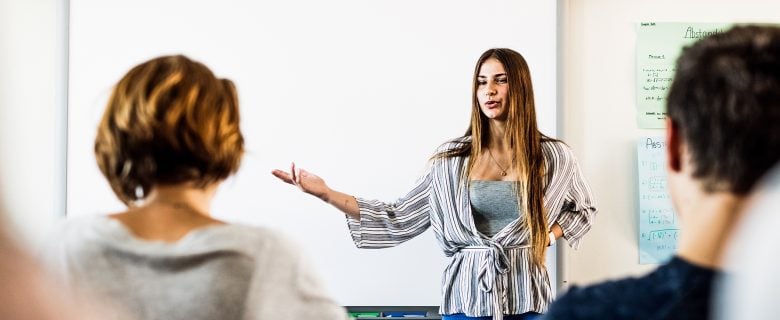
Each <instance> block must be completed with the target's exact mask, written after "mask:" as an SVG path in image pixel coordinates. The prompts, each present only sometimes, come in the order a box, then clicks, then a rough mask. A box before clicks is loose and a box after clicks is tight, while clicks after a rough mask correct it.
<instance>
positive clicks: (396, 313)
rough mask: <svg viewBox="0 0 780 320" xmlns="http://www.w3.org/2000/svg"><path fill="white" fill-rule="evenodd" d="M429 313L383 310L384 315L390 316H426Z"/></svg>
mask: <svg viewBox="0 0 780 320" xmlns="http://www.w3.org/2000/svg"><path fill="white" fill-rule="evenodd" d="M427 315H428V313H427V312H425V311H389V312H383V313H382V316H383V317H388V318H424V317H426V316H427Z"/></svg>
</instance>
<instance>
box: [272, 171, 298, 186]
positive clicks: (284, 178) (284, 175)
mask: <svg viewBox="0 0 780 320" xmlns="http://www.w3.org/2000/svg"><path fill="white" fill-rule="evenodd" d="M271 174H272V175H274V177H277V178H279V180H282V181H284V182H287V183H289V184H293V180H292V176H290V174H289V173H287V172H284V171H282V170H278V169H277V170H274V171H271Z"/></svg>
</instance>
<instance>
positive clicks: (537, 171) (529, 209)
mask: <svg viewBox="0 0 780 320" xmlns="http://www.w3.org/2000/svg"><path fill="white" fill-rule="evenodd" d="M490 58H494V59H497V60H498V61H499V62H501V64H503V66H504V69H505V71H506V74H507V80H508V83H509V92H508V96H507V105H508V106H509V114H508V115H507V126H506V131H505V136H504V139H505V141H507V142H508V143H509V147H510V148H511V150H512V151H511V152H512V167H514V168H516V170H517V173H518V176H519V178H518V180H517V181H516V182H515V191H516V192H517V204H518V208H520V209H521V212H525V213H526V214H525V219H524V220H525V224H526V225H527V226H528V230H529V232H530V244H531V247H532V251H531V252H532V258H533V262H534V263H536V264H539V265H541V264H543V263H544V255H545V252H546V250H547V243H548V238H547V233H548V226H547V218H546V212H545V208H544V190H545V160H544V155H543V154H542V140H545V141H546V140H553V139H551V138H548V137H546V136H545V135H543V134H542V133H541V132H539V129H538V127H537V124H536V108H535V106H534V90H533V86H532V85H531V72H530V70H529V69H528V64H527V63H526V62H525V59H524V58H523V56H522V55H520V53H518V52H516V51H514V50H511V49H506V48H497V49H490V50H488V51H485V52H484V53H483V54H482V56H480V57H479V60H478V61H477V64H476V67H475V68H474V79H473V80H472V81H473V87H472V95H471V96H472V99H471V100H472V101H471V123H470V125H469V128H468V130H466V134H465V135H464V137H468V136H471V138H472V139H471V142H470V143H469V142H464V143H462V144H461V145H459V146H456V147H454V148H452V149H450V150H445V151H443V152H441V153H439V154H437V155H435V156H434V158H452V157H465V156H468V157H469V161H468V165H467V166H465V167H464V169H465V171H464V172H463V174H462V175H461V177H462V178H463V179H464V181H463V182H464V183H467V182H468V180H470V179H469V177H470V176H471V171H472V169H473V168H474V164H475V163H476V162H477V161H476V160H477V159H478V157H479V155H481V154H482V151H483V150H484V149H485V148H487V147H488V142H489V141H490V130H488V127H489V126H490V124H489V119H488V118H487V117H486V116H485V115H484V114H483V113H482V111H481V110H480V107H479V101H478V100H477V86H478V83H477V80H478V79H477V78H478V76H479V69H480V67H482V64H483V63H484V62H485V61H486V60H488V59H490Z"/></svg>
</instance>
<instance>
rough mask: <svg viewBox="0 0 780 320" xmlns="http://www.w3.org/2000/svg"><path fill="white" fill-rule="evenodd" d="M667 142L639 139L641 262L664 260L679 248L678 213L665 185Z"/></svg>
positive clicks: (638, 182) (646, 138)
mask: <svg viewBox="0 0 780 320" xmlns="http://www.w3.org/2000/svg"><path fill="white" fill-rule="evenodd" d="M665 152H666V151H665V143H664V141H663V138H661V137H644V138H640V139H639V141H638V142H637V165H638V168H637V169H638V170H637V173H638V179H637V184H638V187H639V188H638V191H639V192H638V197H637V198H638V199H639V263H642V264H648V263H662V262H664V261H666V260H668V259H669V258H670V257H671V256H672V255H673V254H674V252H675V251H676V250H677V238H678V236H679V228H678V227H677V216H676V215H675V213H674V209H673V207H672V202H671V199H670V198H669V193H668V192H667V184H666V169H665V161H666V153H665Z"/></svg>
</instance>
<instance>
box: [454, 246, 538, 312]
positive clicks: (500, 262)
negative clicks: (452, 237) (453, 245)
mask: <svg viewBox="0 0 780 320" xmlns="http://www.w3.org/2000/svg"><path fill="white" fill-rule="evenodd" d="M522 248H530V246H529V245H516V246H506V247H505V246H502V245H501V244H500V243H498V242H496V241H492V240H488V242H487V244H486V245H481V246H467V247H463V248H461V249H460V251H487V254H486V255H485V256H484V257H483V258H482V259H480V260H481V261H480V262H479V273H478V274H477V281H478V282H479V289H480V290H482V291H484V292H487V293H490V292H491V291H493V299H492V300H493V319H494V320H503V319H504V310H505V309H508V308H509V307H508V305H507V295H506V287H507V285H508V284H507V277H499V275H505V274H506V273H508V272H509V258H508V257H507V255H506V252H507V251H508V250H515V249H522ZM499 278H500V281H499Z"/></svg>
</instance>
